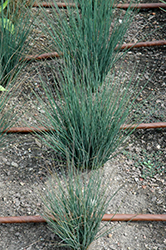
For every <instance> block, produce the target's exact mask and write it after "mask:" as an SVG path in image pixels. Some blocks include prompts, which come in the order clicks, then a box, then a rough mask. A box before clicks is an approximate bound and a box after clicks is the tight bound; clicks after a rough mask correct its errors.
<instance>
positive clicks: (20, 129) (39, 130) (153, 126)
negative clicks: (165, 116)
mask: <svg viewBox="0 0 166 250" xmlns="http://www.w3.org/2000/svg"><path fill="white" fill-rule="evenodd" d="M127 128H130V129H134V128H135V129H156V128H166V122H156V123H141V124H139V125H137V124H131V125H130V124H126V125H123V126H121V129H127ZM51 131H55V130H54V129H51V128H45V127H38V128H36V127H13V128H10V129H6V130H4V133H5V132H7V133H8V134H9V133H26V134H27V133H34V132H35V133H42V132H51Z"/></svg>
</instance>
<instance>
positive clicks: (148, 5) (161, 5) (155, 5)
mask: <svg viewBox="0 0 166 250" xmlns="http://www.w3.org/2000/svg"><path fill="white" fill-rule="evenodd" d="M57 6H58V7H59V8H67V6H70V7H76V5H75V4H74V3H67V4H66V3H57ZM33 7H44V8H52V7H55V5H54V3H53V2H52V3H47V2H42V3H39V4H38V3H34V4H33ZM114 8H119V9H128V8H131V9H158V8H166V4H165V3H140V4H117V5H115V6H114Z"/></svg>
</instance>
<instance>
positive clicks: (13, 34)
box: [0, 1, 32, 86]
mask: <svg viewBox="0 0 166 250" xmlns="http://www.w3.org/2000/svg"><path fill="white" fill-rule="evenodd" d="M9 3H10V1H5V3H3V2H2V1H1V9H0V10H1V11H0V22H1V25H0V81H1V84H2V85H3V86H5V85H6V84H7V79H8V78H11V77H13V75H14V74H15V73H16V71H17V70H18V68H17V65H18V63H19V62H20V59H21V58H23V57H24V55H23V50H27V49H28V41H26V40H27V38H28V35H29V32H30V30H31V27H32V22H30V17H31V12H30V9H28V8H26V7H25V6H24V7H21V10H22V11H21V13H20V15H19V18H17V19H16V16H17V9H18V8H20V5H17V6H16V8H15V10H14V11H11V9H10V6H9ZM4 4H5V5H4ZM14 19H15V20H17V21H15V22H13V20H14ZM25 41H26V42H25ZM2 80H3V81H2Z"/></svg>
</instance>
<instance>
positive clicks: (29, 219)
mask: <svg viewBox="0 0 166 250" xmlns="http://www.w3.org/2000/svg"><path fill="white" fill-rule="evenodd" d="M102 221H166V214H105V215H104V216H103V218H102ZM42 222H46V220H45V219H43V218H42V217H41V216H40V215H35V216H13V217H12V216H11V217H0V224H1V223H5V224H6V223H42Z"/></svg>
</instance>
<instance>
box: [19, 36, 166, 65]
mask: <svg viewBox="0 0 166 250" xmlns="http://www.w3.org/2000/svg"><path fill="white" fill-rule="evenodd" d="M164 45H166V40H157V41H150V42H139V43H126V44H123V45H122V46H121V47H120V48H119V46H116V47H115V49H119V50H124V49H134V48H142V47H154V46H164ZM60 56H63V54H62V53H61V54H58V53H57V52H51V53H44V54H41V55H35V56H34V55H27V56H26V57H25V60H26V61H31V60H45V59H51V58H55V57H57V58H59V57H60ZM20 60H22V59H20Z"/></svg>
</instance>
